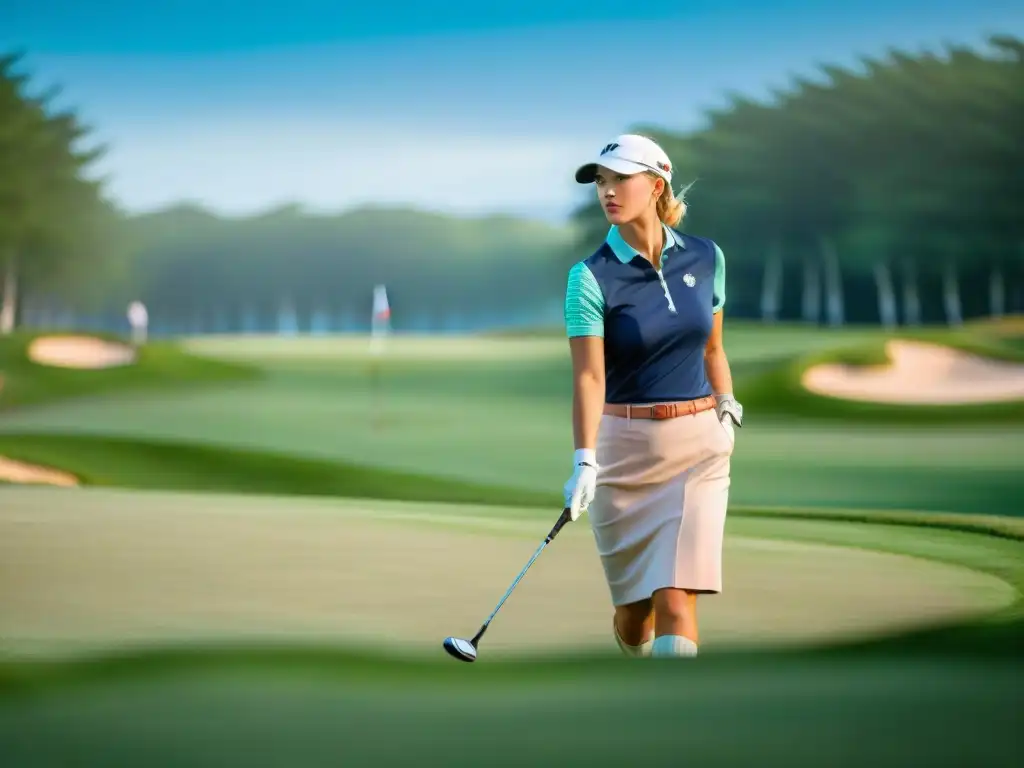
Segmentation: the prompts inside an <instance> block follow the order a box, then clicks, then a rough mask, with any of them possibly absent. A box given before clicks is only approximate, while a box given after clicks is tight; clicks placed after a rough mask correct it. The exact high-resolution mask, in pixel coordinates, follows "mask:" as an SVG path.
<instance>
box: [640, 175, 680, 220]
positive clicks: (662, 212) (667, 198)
mask: <svg viewBox="0 0 1024 768" xmlns="http://www.w3.org/2000/svg"><path fill="white" fill-rule="evenodd" d="M647 174H648V175H649V176H651V177H652V178H655V179H661V180H662V181H665V179H664V178H663V177H662V176H659V175H658V174H656V173H654V172H653V171H647ZM687 189H689V187H686V188H684V189H681V190H679V196H678V197H677V196H676V195H675V193H673V192H672V185H671V184H669V183H668V182H667V181H665V188H664V189H663V190H662V192H661V195H660V196H659V197H658V202H657V211H658V218H659V219H661V221H662V222H663V223H664V224H665V225H666V226H669V227H677V226H679V222H681V221H682V220H683V217H684V216H685V215H686V199H685V197H684V195H685V194H686V190H687Z"/></svg>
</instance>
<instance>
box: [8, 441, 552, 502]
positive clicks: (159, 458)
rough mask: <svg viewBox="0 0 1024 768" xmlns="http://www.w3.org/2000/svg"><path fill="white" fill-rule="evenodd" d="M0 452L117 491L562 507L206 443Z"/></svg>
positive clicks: (42, 444) (478, 487) (510, 491)
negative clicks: (339, 497) (335, 497)
mask: <svg viewBox="0 0 1024 768" xmlns="http://www.w3.org/2000/svg"><path fill="white" fill-rule="evenodd" d="M0 454H3V455H8V456H14V457H16V458H18V459H21V460H22V461H27V462H31V463H34V464H40V465H43V466H58V467H63V468H65V469H66V470H67V471H70V472H72V473H73V474H74V475H75V476H76V477H77V478H78V479H79V481H80V482H81V483H82V484H84V485H94V486H106V487H116V488H134V489H161V490H191V491H206V492H222V493H249V494H272V495H291V496H342V497H353V498H368V499H389V500H405V501H445V502H452V503H477V504H485V503H491V504H494V503H499V504H505V505H515V506H535V507H541V506H545V507H547V508H549V509H551V508H554V507H555V506H556V505H558V504H560V503H561V498H560V495H559V494H558V493H547V494H544V493H541V492H536V491H529V490H524V489H521V488H508V487H505V488H503V487H495V486H489V485H483V484H474V483H470V482H465V481H459V480H448V479H444V478H436V477H432V476H430V475H425V474H415V473H411V472H399V471H392V470H387V469H380V468H377V467H373V466H360V465H357V464H349V463H345V462H340V461H317V460H313V459H303V458H297V457H295V456H290V455H288V454H282V453H271V452H257V451H246V450H242V449H238V448H227V447H222V446H211V445H205V444H202V443H178V442H173V441H157V440H137V439H127V438H117V437H95V436H91V435H34V434H28V435H17V434H14V435H10V434H0Z"/></svg>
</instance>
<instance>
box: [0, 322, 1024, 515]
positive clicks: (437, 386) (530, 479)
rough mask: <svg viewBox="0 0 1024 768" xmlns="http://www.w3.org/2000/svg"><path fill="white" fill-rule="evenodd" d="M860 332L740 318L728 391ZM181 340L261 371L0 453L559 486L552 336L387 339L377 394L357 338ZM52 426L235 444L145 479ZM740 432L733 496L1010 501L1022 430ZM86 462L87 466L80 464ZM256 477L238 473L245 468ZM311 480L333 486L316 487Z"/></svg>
mask: <svg viewBox="0 0 1024 768" xmlns="http://www.w3.org/2000/svg"><path fill="white" fill-rule="evenodd" d="M872 335H873V332H870V331H858V330H851V331H846V332H839V333H837V334H835V335H833V334H832V333H831V332H822V331H811V330H806V329H782V330H778V331H776V330H773V329H763V328H750V327H744V326H740V327H739V328H737V329H735V330H732V331H730V333H729V339H730V341H729V344H730V355H731V358H732V360H733V368H734V371H735V372H736V379H737V387H736V389H737V392H738V393H740V396H741V397H742V396H743V393H744V386H745V385H744V381H747V380H750V381H757V380H759V377H760V376H761V374H762V373H763V372H764V370H766V367H768V368H770V367H771V366H774V365H777V364H778V363H777V361H778V359H779V358H780V357H782V358H785V357H786V356H787V355H792V354H794V353H795V352H797V351H800V350H808V349H824V348H826V345H829V344H832V345H834V344H836V343H839V341H840V340H842V341H843V343H847V342H861V341H863V340H864V339H866V338H870V337H872ZM875 337H876V338H877V334H875ZM485 341H486V343H485ZM187 348H188V349H191V350H193V351H194V352H196V353H201V354H210V355H213V354H216V355H221V356H227V357H233V358H235V359H236V360H237V361H239V362H244V364H246V365H247V366H250V367H251V368H253V369H256V370H258V371H259V372H260V375H258V376H254V377H249V378H247V379H245V380H240V381H228V382H212V383H208V384H206V385H205V386H195V387H190V388H188V389H178V388H173V387H171V388H166V389H161V390H156V389H134V390H123V391H112V392H111V393H110V394H108V395H105V396H103V395H96V396H93V397H88V398H77V399H74V400H67V401H63V402H55V403H53V404H51V405H46V406H41V407H38V408H33V409H25V410H21V411H17V412H9V413H6V414H3V415H2V416H0V451H6V452H7V453H8V454H10V455H13V456H15V457H18V456H19V455H21V456H23V457H24V458H31V459H33V460H36V461H39V462H42V463H47V462H50V463H55V464H58V465H60V466H63V467H64V468H67V469H69V470H72V471H79V472H80V473H82V474H83V476H85V477H86V478H89V477H94V478H97V479H98V480H99V478H103V480H104V481H105V482H108V483H111V484H124V485H131V486H133V487H161V488H188V487H201V488H214V487H216V485H217V483H222V485H223V487H225V488H227V489H229V490H244V488H245V475H246V471H247V470H246V469H245V466H244V465H245V463H246V461H247V459H246V458H245V456H249V455H253V454H259V455H254V456H253V458H252V461H251V464H252V467H253V468H254V467H263V466H267V465H269V464H273V462H274V461H275V457H279V456H283V457H293V458H294V459H296V460H312V461H314V462H324V463H326V464H330V463H331V462H339V463H341V464H343V466H340V467H338V468H337V470H336V471H334V472H333V474H332V472H331V469H330V467H329V466H326V465H325V464H319V465H318V466H319V469H315V468H310V467H308V466H307V467H306V469H305V470H303V471H297V470H296V471H294V472H293V471H292V470H291V469H289V466H290V465H289V463H288V462H287V461H280V463H279V469H280V473H279V474H276V477H275V478H274V483H275V488H274V490H276V491H278V492H288V491H292V492H296V493H308V492H322V491H325V490H326V491H329V492H331V493H338V492H341V491H340V488H339V483H338V482H337V480H338V478H340V477H342V476H343V475H344V474H345V473H348V474H349V475H351V474H352V473H353V472H358V471H359V469H360V468H361V469H362V470H364V471H365V472H366V473H372V472H375V471H377V470H379V469H387V470H394V471H400V472H406V473H414V474H416V475H422V476H429V477H430V478H433V480H434V481H435V482H440V481H452V482H453V483H454V484H459V485H465V484H467V483H468V484H470V485H473V486H489V487H495V488H498V489H505V490H504V491H495V493H494V494H492V495H493V496H494V500H495V502H496V503H514V504H516V503H524V502H527V503H528V500H527V496H528V495H529V494H533V495H534V496H533V497H532V498H535V499H537V500H538V501H542V500H543V499H545V498H551V499H555V500H557V497H558V493H559V491H560V489H561V485H562V483H563V482H564V481H565V477H566V472H567V469H568V467H567V464H568V457H570V456H571V453H572V438H571V427H570V421H569V402H570V393H571V386H570V375H569V363H568V353H567V348H566V346H565V344H564V340H561V339H550V338H539V339H532V340H522V339H511V340H495V339H487V340H481V339H458V338H456V339H431V338H424V339H416V338H413V339H401V340H396V344H395V345H394V346H393V347H392V348H391V349H390V351H389V355H388V357H387V358H386V359H385V361H384V363H383V364H382V366H381V371H380V374H379V386H377V387H376V388H375V387H374V386H373V383H372V381H373V380H372V379H371V376H370V372H369V360H368V356H367V348H366V346H365V339H360V338H341V339H334V338H322V339H320V338H313V339H260V338H257V339H249V338H244V337H243V338H240V339H223V338H214V339H210V340H193V341H191V342H189V343H188V345H187ZM752 397H753V395H752ZM754 399H755V400H756V398H754ZM3 433H7V435H8V437H6V438H5V437H4V436H3ZM63 434H74V435H76V436H78V439H79V440H85V439H86V438H88V437H90V436H116V437H120V438H124V439H125V440H129V441H137V442H138V443H139V447H140V451H139V452H138V456H139V457H142V456H145V455H147V454H149V453H152V454H154V455H156V454H161V453H167V452H169V451H171V450H176V449H174V448H173V447H170V448H165V447H162V446H160V445H155V446H153V445H152V442H153V441H173V442H177V443H186V444H187V443H200V444H202V445H203V446H206V448H207V450H208V449H209V448H211V447H217V446H226V447H232V448H234V449H239V450H241V451H243V452H245V453H244V454H237V456H238V457H239V458H238V461H234V460H233V461H232V463H230V464H227V465H226V466H225V471H224V472H223V473H222V472H221V471H220V470H219V469H218V468H217V467H216V464H215V463H214V462H212V461H208V460H204V461H203V462H196V463H194V466H190V467H189V470H188V472H182V473H179V474H177V475H176V474H174V473H171V472H168V471H166V466H167V465H164V464H156V463H153V464H151V465H150V466H151V467H152V469H151V470H148V471H147V470H146V467H145V466H141V464H142V462H140V461H139V460H136V461H134V462H125V463H121V462H118V461H116V454H117V451H116V450H115V449H116V445H114V444H111V443H109V442H96V443H95V444H94V447H95V450H90V451H87V450H86V444H84V443H79V446H80V448H81V450H76V451H68V450H62V449H61V446H60V441H61V438H60V436H61V435H63ZM31 435H51V436H54V437H51V438H50V440H49V441H48V442H47V441H46V440H44V439H42V438H39V439H36V440H30V439H28V438H29V436H31ZM738 437H739V442H738V444H737V448H736V452H735V454H734V460H733V467H734V472H733V486H732V500H733V501H734V502H735V503H737V504H744V505H771V506H774V505H787V506H814V507H818V506H839V507H842V506H854V507H863V508H868V507H877V508H885V509H918V510H945V511H955V512H974V513H987V514H993V513H998V514H1018V513H1020V511H1021V505H1020V504H1019V501H1018V500H1019V499H1020V498H1021V497H1022V496H1024V471H1022V467H1024V459H1022V458H1021V457H1022V456H1024V425H1022V424H1021V423H1019V422H1015V423H1007V424H999V423H987V424H970V423H959V424H949V425H945V424H941V423H939V424H920V425H916V426H915V425H906V424H888V423H884V422H877V421H874V422H871V423H864V424H859V423H856V422H845V423H837V422H835V421H834V420H832V421H828V422H818V421H814V420H811V419H808V418H798V417H790V418H781V417H779V416H778V415H777V414H775V413H773V412H772V411H771V410H770V409H769V410H768V411H767V412H765V413H762V412H760V410H759V408H758V407H756V406H754V407H751V408H749V409H748V411H747V420H746V426H745V427H744V428H743V430H742V431H740V433H739V436H738ZM122 444H123V443H122ZM19 445H21V446H23V447H22V448H20V449H19ZM112 446H113V447H112ZM87 454H88V455H89V456H91V457H93V458H91V459H88V460H87V459H86V458H84V457H85V456H86V455H87ZM108 454H109V455H111V458H112V460H111V461H110V462H108V463H107V464H106V466H104V467H101V468H99V469H102V471H98V468H97V466H96V464H97V462H99V461H101V458H100V457H102V456H106V455H108ZM263 454H266V455H263ZM233 455H236V454H233ZM75 456H78V457H80V458H78V459H76V458H75ZM129 465H130V466H129ZM171 465H172V466H173V465H174V462H171ZM203 467H206V468H207V470H206V472H204V470H203ZM261 472H262V470H259V471H256V470H255V469H252V468H250V470H249V471H248V474H249V475H250V476H253V477H255V476H256V475H257V474H260V473H261ZM317 472H321V473H327V475H328V476H329V477H330V478H331V479H330V480H329V481H325V480H323V479H316V478H315V475H316V473H317ZM387 482H388V480H387V478H385V479H383V480H382V481H381V482H378V483H376V485H377V486H378V487H379V486H382V485H386V484H387ZM454 484H453V485H452V487H454ZM252 485H253V488H254V490H258V489H259V488H262V487H264V486H265V485H266V483H265V481H264V480H263V479H261V478H256V479H254V480H253V483H252ZM367 485H373V483H361V484H356V485H355V486H353V493H354V494H355V495H363V493H365V491H361V490H360V489H361V488H365V487H366V486H367ZM410 487H412V486H410ZM512 491H515V492H516V493H518V494H520V495H519V496H515V495H514V494H512V493H511V492H512ZM506 492H507V493H506ZM371 495H372V494H371ZM407 497H410V498H415V496H407ZM429 498H437V496H436V495H430V496H429ZM451 498H453V499H456V500H457V499H459V498H465V497H464V496H453V497H451Z"/></svg>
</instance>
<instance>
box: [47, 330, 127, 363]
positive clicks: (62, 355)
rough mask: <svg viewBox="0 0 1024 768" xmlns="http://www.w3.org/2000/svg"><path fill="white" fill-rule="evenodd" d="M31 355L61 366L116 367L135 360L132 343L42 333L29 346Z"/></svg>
mask: <svg viewBox="0 0 1024 768" xmlns="http://www.w3.org/2000/svg"><path fill="white" fill-rule="evenodd" d="M28 356H29V359H30V360H32V362H34V363H37V364H39V365H52V366H56V367H59V368H85V369H98V368H112V367H115V366H121V365H131V364H132V363H134V362H135V350H134V349H132V348H131V347H130V346H128V345H126V344H117V343H115V342H111V341H104V340H103V339H97V338H94V337H92V336H42V337H40V338H38V339H35V340H34V341H33V342H32V343H31V344H30V345H29V348H28Z"/></svg>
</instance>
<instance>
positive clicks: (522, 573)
mask: <svg viewBox="0 0 1024 768" xmlns="http://www.w3.org/2000/svg"><path fill="white" fill-rule="evenodd" d="M548 541H549V539H545V540H544V541H542V542H541V543H540V546H539V547H537V551H536V552H534V553H533V557H531V558H530V561H529V562H528V563H527V564H526V566H525V567H524V568H523V570H521V571H520V572H519V575H518V576H516V580H515V581H513V582H512V585H511V586H510V587H509V588H508V590H507V591H506V592H505V594H504V595H503V596H502V598H501V600H499V601H498V604H497V605H496V606H495V608H494V610H493V611H491V615H490V616H488V617H487V620H486V621H485V622H484V625H483V627H481V631H483V630H484V629H486V628H487V625H488V624H490V623H491V620H492V619H493V618H494V617H495V616H497V615H498V611H499V610H501V606H502V605H504V604H505V601H506V600H508V596H509V595H511V594H512V590H514V589H515V588H516V585H517V584H518V583H519V582H520V581H522V579H523V576H525V575H526V572H527V571H528V570H530V566H531V565H533V564H534V562H536V560H537V558H538V557H540V553H541V552H543V551H544V547H546V546H547V545H548Z"/></svg>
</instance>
